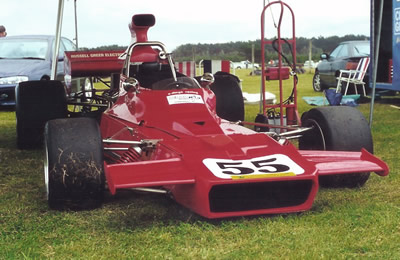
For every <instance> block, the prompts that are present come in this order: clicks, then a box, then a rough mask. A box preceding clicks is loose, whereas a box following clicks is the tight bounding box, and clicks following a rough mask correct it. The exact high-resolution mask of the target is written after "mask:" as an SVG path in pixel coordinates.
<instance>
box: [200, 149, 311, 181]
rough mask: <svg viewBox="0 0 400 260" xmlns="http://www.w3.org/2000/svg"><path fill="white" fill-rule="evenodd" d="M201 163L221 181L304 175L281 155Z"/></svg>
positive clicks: (210, 159) (210, 160) (302, 170)
mask: <svg viewBox="0 0 400 260" xmlns="http://www.w3.org/2000/svg"><path fill="white" fill-rule="evenodd" d="M203 163H204V165H205V166H206V167H207V168H208V169H209V170H210V171H211V172H212V173H213V174H214V175H215V176H216V177H218V178H221V179H249V178H268V177H279V176H295V175H299V174H303V173H304V169H303V168H301V167H300V166H299V165H298V164H297V163H295V162H294V161H293V160H292V159H290V158H289V157H288V156H286V155H283V154H274V155H269V156H263V157H258V158H253V159H250V160H228V159H212V158H207V159H204V160H203Z"/></svg>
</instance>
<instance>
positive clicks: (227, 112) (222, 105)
mask: <svg viewBox="0 0 400 260" xmlns="http://www.w3.org/2000/svg"><path fill="white" fill-rule="evenodd" d="M214 77H215V81H214V83H213V84H212V85H211V90H212V91H213V92H214V93H215V96H216V100H217V101H216V103H217V107H216V110H217V115H218V116H219V117H221V118H223V119H225V120H228V121H233V122H236V121H243V120H244V101H243V94H242V90H241V89H240V85H239V79H238V78H237V77H236V76H234V75H231V74H229V73H226V72H217V73H216V74H215V75H214Z"/></svg>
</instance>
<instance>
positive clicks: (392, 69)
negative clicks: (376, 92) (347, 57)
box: [370, 0, 400, 91]
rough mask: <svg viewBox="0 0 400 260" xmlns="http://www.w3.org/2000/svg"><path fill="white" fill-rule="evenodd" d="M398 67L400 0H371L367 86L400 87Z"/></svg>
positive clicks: (399, 63)
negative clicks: (369, 55) (368, 81)
mask: <svg viewBox="0 0 400 260" xmlns="http://www.w3.org/2000/svg"><path fill="white" fill-rule="evenodd" d="M399 70H400V1H399V0H383V1H380V0H371V69H370V79H372V80H371V81H370V87H371V88H374V84H376V85H375V86H376V89H382V90H392V91H400V73H398V71H399ZM374 74H375V75H376V76H375V75H374ZM375 81H376V83H375Z"/></svg>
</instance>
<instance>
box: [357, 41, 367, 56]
mask: <svg viewBox="0 0 400 260" xmlns="http://www.w3.org/2000/svg"><path fill="white" fill-rule="evenodd" d="M353 49H354V51H353V52H354V56H368V55H369V52H370V46H369V42H365V43H358V44H355V45H354V47H353Z"/></svg>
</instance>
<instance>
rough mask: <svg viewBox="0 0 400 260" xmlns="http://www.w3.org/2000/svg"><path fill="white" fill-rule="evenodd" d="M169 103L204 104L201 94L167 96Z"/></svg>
mask: <svg viewBox="0 0 400 260" xmlns="http://www.w3.org/2000/svg"><path fill="white" fill-rule="evenodd" d="M167 100H168V104H169V105H177V104H204V101H203V98H202V97H201V96H200V95H199V94H176V95H170V96H167Z"/></svg>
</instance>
